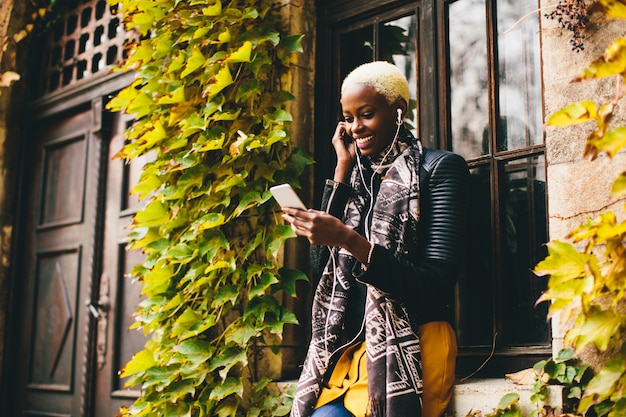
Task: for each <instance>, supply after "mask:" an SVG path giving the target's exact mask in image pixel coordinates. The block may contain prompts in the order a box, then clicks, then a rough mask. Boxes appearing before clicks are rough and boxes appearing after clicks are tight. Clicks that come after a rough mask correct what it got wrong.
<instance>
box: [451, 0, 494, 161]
mask: <svg viewBox="0 0 626 417" xmlns="http://www.w3.org/2000/svg"><path fill="white" fill-rule="evenodd" d="M485 25H486V21H485V1H484V0H459V1H457V2H455V3H452V4H450V5H449V6H448V27H449V34H448V39H449V41H448V43H449V45H448V47H449V56H450V118H451V126H450V128H451V132H452V150H453V151H454V152H456V153H458V154H461V155H463V156H464V157H465V158H466V159H470V158H474V157H477V156H480V155H484V154H487V153H489V149H488V144H487V123H488V117H489V100H488V95H487V91H488V90H487V38H486V29H485V27H486V26H485Z"/></svg>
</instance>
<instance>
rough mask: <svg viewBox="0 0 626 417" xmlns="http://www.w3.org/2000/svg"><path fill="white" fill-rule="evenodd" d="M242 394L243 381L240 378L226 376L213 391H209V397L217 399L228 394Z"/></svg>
mask: <svg viewBox="0 0 626 417" xmlns="http://www.w3.org/2000/svg"><path fill="white" fill-rule="evenodd" d="M233 394H234V395H238V396H241V395H242V394H243V382H242V380H241V378H235V377H228V378H226V380H225V381H223V382H222V383H221V384H219V385H217V386H216V387H215V388H214V389H213V391H211V395H210V397H209V398H210V399H212V400H216V401H219V400H221V399H224V398H226V397H228V396H229V395H233Z"/></svg>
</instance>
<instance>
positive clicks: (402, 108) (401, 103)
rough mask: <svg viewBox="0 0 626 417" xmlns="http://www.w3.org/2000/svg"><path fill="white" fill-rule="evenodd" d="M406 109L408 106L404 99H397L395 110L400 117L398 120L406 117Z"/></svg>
mask: <svg viewBox="0 0 626 417" xmlns="http://www.w3.org/2000/svg"><path fill="white" fill-rule="evenodd" d="M408 107H409V106H408V104H407V102H406V100H405V99H403V98H399V99H398V100H397V101H396V109H397V110H396V111H397V112H398V114H399V116H400V119H404V116H405V115H406V111H407V109H408ZM400 112H402V113H400Z"/></svg>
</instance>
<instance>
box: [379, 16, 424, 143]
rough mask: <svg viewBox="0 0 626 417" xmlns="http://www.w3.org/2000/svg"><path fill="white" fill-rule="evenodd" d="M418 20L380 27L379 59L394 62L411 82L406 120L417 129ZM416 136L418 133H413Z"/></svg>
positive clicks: (401, 21)
mask: <svg viewBox="0 0 626 417" xmlns="http://www.w3.org/2000/svg"><path fill="white" fill-rule="evenodd" d="M418 44H419V41H417V18H416V16H415V15H411V16H405V17H402V18H400V19H396V20H392V21H389V22H386V23H384V24H383V25H382V26H381V27H380V35H379V45H380V50H379V54H378V57H379V58H378V59H380V60H384V61H388V62H393V63H394V64H395V65H396V66H397V67H398V68H400V69H401V70H402V72H403V73H404V75H405V76H406V78H407V80H409V92H410V103H408V104H409V111H408V112H407V115H406V117H405V118H406V119H407V120H410V121H412V122H413V123H412V125H413V127H415V128H417V126H416V125H415V122H416V120H417V50H416V49H417V45H418ZM413 133H414V134H415V133H416V132H415V131H413Z"/></svg>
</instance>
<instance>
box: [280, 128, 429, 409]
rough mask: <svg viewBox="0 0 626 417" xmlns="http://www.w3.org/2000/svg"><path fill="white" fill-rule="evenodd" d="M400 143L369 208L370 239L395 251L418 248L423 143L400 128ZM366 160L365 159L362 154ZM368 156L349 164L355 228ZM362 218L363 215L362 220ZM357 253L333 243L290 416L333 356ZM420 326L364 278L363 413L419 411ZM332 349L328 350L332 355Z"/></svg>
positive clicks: (311, 401)
mask: <svg viewBox="0 0 626 417" xmlns="http://www.w3.org/2000/svg"><path fill="white" fill-rule="evenodd" d="M403 136H404V137H403V138H401V139H400V140H399V143H401V144H402V145H403V146H402V147H401V148H400V149H399V150H397V152H396V154H395V155H393V163H392V164H391V165H390V167H389V168H388V170H387V171H386V173H385V176H384V179H383V180H382V182H381V183H380V187H379V192H378V194H377V196H376V202H375V204H374V207H373V208H371V209H372V210H371V219H372V220H371V233H370V237H369V239H370V242H371V243H373V244H376V245H379V246H382V247H384V248H386V249H388V250H391V251H395V252H397V253H399V254H402V255H404V254H407V253H415V249H416V247H417V240H416V236H417V233H416V228H417V222H418V221H419V167H420V163H421V154H422V150H421V146H420V143H419V142H418V141H416V140H415V139H414V138H413V137H412V135H411V134H410V133H408V132H407V131H403ZM366 162H368V161H366ZM373 172H374V171H373V169H372V166H371V163H369V162H368V163H365V164H364V165H363V166H362V167H361V171H360V172H357V169H356V168H355V170H354V171H353V175H352V180H351V184H352V187H353V195H352V198H351V199H350V201H349V202H348V204H347V206H346V210H345V215H344V221H345V223H346V225H348V226H350V227H352V228H354V229H359V228H362V226H363V225H362V224H361V221H362V219H364V218H367V217H368V214H370V207H369V201H370V200H371V197H370V195H369V189H368V187H370V186H371V184H364V183H363V179H365V178H373V176H372V175H373ZM365 221H367V220H365ZM357 263H358V261H357V260H356V259H355V258H354V257H353V256H352V255H351V254H350V253H349V252H347V251H345V250H343V249H339V248H332V249H331V255H330V258H329V261H328V263H327V265H326V268H325V269H324V272H323V273H322V276H321V278H320V281H319V283H318V286H317V288H316V290H315V295H314V297H313V306H312V329H311V330H312V334H311V343H310V345H309V350H308V352H307V356H306V358H305V361H304V364H303V369H302V373H301V375H300V379H299V381H298V386H297V388H296V393H295V396H294V400H293V406H292V410H291V416H292V417H308V416H310V414H311V413H312V411H313V408H314V407H315V404H316V402H317V398H318V397H319V393H320V390H321V387H322V384H323V382H324V378H325V376H327V373H328V372H329V367H330V366H333V365H332V364H333V362H332V361H331V359H335V360H336V358H338V357H339V356H340V354H341V352H342V349H343V348H344V347H346V346H348V345H350V344H351V343H352V342H353V341H350V342H349V343H347V344H345V345H343V346H340V341H341V337H340V336H341V332H342V328H343V320H344V315H345V311H346V306H347V297H348V293H349V290H350V288H351V286H352V285H354V284H355V278H354V275H353V273H352V271H353V268H354V266H355V265H356V264H357ZM416 329H417V327H416V325H415V324H414V323H413V322H412V321H411V319H410V317H409V316H408V314H407V311H406V309H405V308H404V307H403V306H402V305H401V303H400V302H398V301H396V300H394V299H393V298H391V297H389V295H388V294H385V293H384V292H382V291H380V290H379V289H377V288H375V287H373V286H371V285H367V296H366V304H365V317H364V328H363V329H362V332H365V336H364V338H365V345H366V353H367V375H368V381H369V382H368V396H369V404H368V407H367V408H368V412H367V415H368V416H376V417H379V416H380V417H383V416H384V417H398V416H418V417H419V416H420V415H421V396H422V370H421V355H420V345H419V337H418V335H417V330H416ZM331 356H332V358H331Z"/></svg>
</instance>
